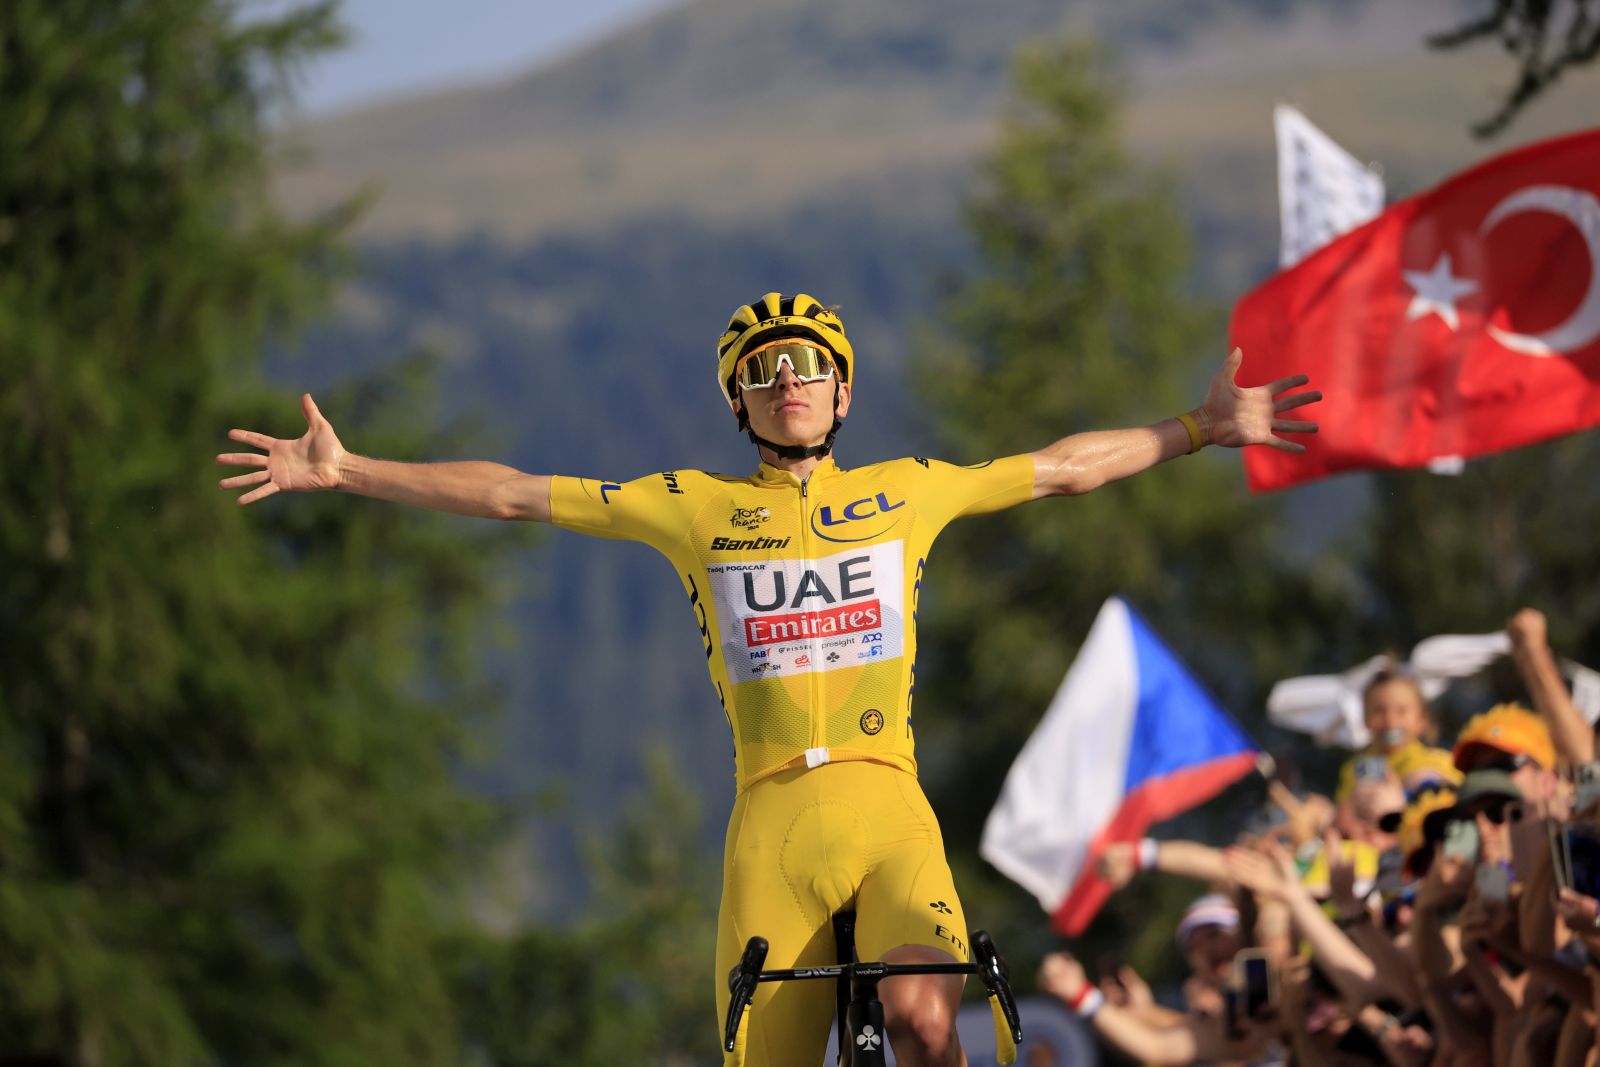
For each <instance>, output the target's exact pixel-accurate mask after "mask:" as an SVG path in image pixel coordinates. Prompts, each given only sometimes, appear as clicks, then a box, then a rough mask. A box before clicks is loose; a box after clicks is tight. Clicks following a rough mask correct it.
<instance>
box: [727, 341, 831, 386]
mask: <svg viewBox="0 0 1600 1067" xmlns="http://www.w3.org/2000/svg"><path fill="white" fill-rule="evenodd" d="M785 363H787V364H789V369H790V370H791V371H793V372H794V376H795V377H796V378H798V379H800V380H801V381H802V382H820V381H824V380H825V379H828V378H831V377H833V358H832V357H831V356H830V355H829V354H828V352H827V351H826V350H825V349H821V348H817V347H816V346H815V345H808V344H801V343H798V342H796V343H795V344H786V345H773V346H772V347H771V348H763V349H762V350H761V351H759V352H752V353H751V354H750V355H748V356H746V357H744V359H743V360H742V361H740V363H739V369H738V371H737V374H738V378H739V384H740V385H741V386H743V387H744V388H746V389H766V388H767V387H769V386H770V385H772V383H774V382H776V381H777V380H778V372H779V371H780V370H781V369H782V368H783V365H784V364H785Z"/></svg>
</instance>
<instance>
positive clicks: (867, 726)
mask: <svg viewBox="0 0 1600 1067" xmlns="http://www.w3.org/2000/svg"><path fill="white" fill-rule="evenodd" d="M881 729H883V712H881V711H879V710H878V709H877V708H868V709H867V710H866V711H863V712H862V713H861V732H862V733H864V734H875V733H877V732H878V731H879V730H881Z"/></svg>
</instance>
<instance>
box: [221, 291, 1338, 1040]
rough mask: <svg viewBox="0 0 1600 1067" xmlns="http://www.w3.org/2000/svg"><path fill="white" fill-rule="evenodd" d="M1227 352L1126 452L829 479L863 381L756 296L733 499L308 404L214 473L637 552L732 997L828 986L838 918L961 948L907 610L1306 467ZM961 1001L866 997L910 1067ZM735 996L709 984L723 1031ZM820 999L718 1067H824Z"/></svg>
mask: <svg viewBox="0 0 1600 1067" xmlns="http://www.w3.org/2000/svg"><path fill="white" fill-rule="evenodd" d="M1241 359H1242V356H1241V355H1240V353H1239V352H1238V351H1235V352H1234V353H1233V354H1232V355H1230V356H1229V358H1228V360H1227V362H1226V363H1225V364H1224V366H1223V368H1222V370H1221V371H1219V373H1218V374H1217V376H1216V377H1215V378H1214V379H1213V381H1212V382H1211V386H1210V390H1209V392H1208V393H1207V395H1206V399H1205V402H1204V403H1203V404H1201V406H1200V407H1198V408H1196V409H1194V410H1193V411H1192V412H1189V413H1188V414H1186V415H1181V416H1179V417H1177V418H1173V419H1166V420H1164V421H1162V422H1158V423H1155V424H1154V425H1151V426H1145V427H1142V428H1138V429H1124V430H1110V431H1100V432H1093V433H1082V434H1075V435H1072V436H1069V437H1066V438H1063V439H1062V440H1060V441H1057V442H1056V443H1055V444H1052V445H1050V446H1049V447H1047V448H1044V449H1042V450H1040V451H1038V452H1035V453H1032V454H1024V455H1017V456H1011V457H1008V458H1004V459H997V460H993V461H991V462H987V463H980V464H977V465H975V466H972V467H960V466H954V465H951V464H948V463H942V462H938V461H934V460H926V459H901V460H892V461H889V462H886V463H878V464H873V465H871V466H867V467H859V468H855V469H850V470H846V469H843V468H841V467H839V466H838V465H837V464H836V463H835V462H834V460H833V457H832V449H833V442H834V437H835V435H836V434H837V433H838V431H839V429H840V427H841V425H842V424H843V420H844V418H845V416H846V414H847V413H848V412H849V410H850V404H851V400H852V396H851V391H852V386H853V382H854V379H855V370H856V356H855V352H854V350H853V348H852V347H851V344H850V341H849V339H848V338H847V337H846V335H845V327H844V323H843V322H842V321H841V320H840V318H839V316H838V314H837V313H836V311H835V310H834V309H831V308H828V307H825V306H824V305H823V304H822V303H821V302H820V301H818V300H816V299H814V298H812V297H810V296H807V295H805V294H797V295H795V296H793V297H785V296H782V295H780V294H778V293H768V294H766V295H765V296H763V297H762V298H761V299H760V300H757V301H755V302H754V303H751V304H746V305H744V306H742V307H740V308H739V309H738V310H737V311H736V312H735V313H734V315H733V317H732V319H731V320H730V321H729V323H728V327H727V329H726V331H724V333H723V334H722V336H721V338H720V339H719V340H718V343H717V384H718V388H719V389H720V390H721V392H722V395H723V399H724V400H725V401H726V402H727V404H728V405H729V407H730V408H731V409H732V412H733V414H734V415H735V417H736V418H737V420H738V425H739V428H740V429H741V430H745V431H747V432H748V434H749V436H750V439H751V441H752V442H754V443H755V445H756V447H757V449H758V452H759V456H760V460H761V462H760V466H759V468H758V469H757V471H756V472H755V473H754V474H753V475H750V476H748V477H733V476H729V475H723V474H710V473H706V472H703V471H694V470H676V471H665V472H661V473H658V474H651V475H647V476H645V477H643V478H639V479H636V480H634V481H629V482H620V481H617V482H613V481H606V480H603V479H594V478H569V477H551V476H546V475H533V474H525V473H523V472H522V471H518V470H515V469H512V468H510V467H506V466H502V465H500V464H496V463H486V462H462V463H438V464H408V463H395V462H388V461H384V460H377V459H370V458H367V457H363V456H358V455H356V454H354V453H350V452H347V451H346V450H345V449H344V447H343V446H342V445H341V444H340V442H339V439H338V437H337V436H336V435H335V433H334V430H333V427H332V426H331V425H330V424H329V423H328V421H327V419H325V418H323V416H322V414H321V413H320V412H319V411H318V410H317V407H316V404H315V403H314V402H313V401H312V399H311V397H310V395H309V394H308V395H305V396H303V397H302V398H301V407H302V410H303V412H304V415H305V419H306V423H307V428H306V432H305V434H304V435H303V436H301V437H299V438H297V439H281V440H280V439H276V438H272V437H268V436H266V435H264V434H260V433H255V432H251V431H245V430H237V429H236V430H232V431H230V432H229V436H230V437H231V438H232V439H233V440H235V441H239V442H242V443H244V444H247V445H252V446H254V447H256V448H259V449H261V450H262V452H261V453H230V454H225V455H221V456H218V457H217V459H218V462H220V463H224V464H230V465H236V466H251V467H256V468H260V469H258V470H255V471H253V472H250V473H247V474H242V475H238V476H235V477H230V478H227V479H224V480H223V481H222V483H221V484H222V487H223V488H224V489H233V488H248V489H249V491H248V492H246V493H245V494H243V495H242V496H241V497H240V498H239V502H240V503H241V504H249V503H253V502H255V501H258V500H262V499H264V498H266V497H268V496H270V495H272V494H273V493H276V492H278V491H279V490H289V489H299V490H312V489H336V490H342V491H344V492H349V493H357V494H361V495H364V496H371V497H377V498H380V499H384V500H391V501H396V502H399V503H403V504H412V505H416V506H420V507H426V508H432V509H435V510H439V511H448V512H454V513H457V514H464V515H474V516H481V517H485V518H499V519H526V520H534V521H539V522H551V523H554V524H555V525H557V526H561V527H565V528H567V529H571V530H576V531H579V532H582V533H587V534H592V535H595V536H599V537H611V538H624V539H629V540H636V541H643V542H645V543H647V544H650V545H652V546H654V547H655V548H656V549H658V550H659V551H660V552H661V553H662V554H663V555H665V556H666V557H667V559H668V560H669V561H671V562H672V564H673V566H674V567H675V568H676V570H677V571H678V574H679V577H680V579H681V580H682V581H683V584H684V588H685V591H686V592H687V594H688V597H689V602H690V606H691V609H692V612H693V617H694V622H695V625H696V626H697V627H698V629H699V631H700V634H701V637H702V638H703V641H704V645H705V654H706V660H707V665H708V667H709V669H710V673H711V680H712V684H713V686H714V687H715V689H716V693H717V698H718V700H719V702H720V703H721V705H722V708H723V711H724V712H725V714H726V715H727V718H728V722H729V725H730V726H731V727H732V729H733V734H734V750H735V776H736V783H737V787H738V794H737V798H736V800H735V803H734V810H733V814H732V817H731V819H730V821H729V829H728V837H727V846H726V852H725V857H724V869H723V876H724V881H723V897H722V907H721V912H720V916H719V920H718V947H717V970H718V974H719V975H725V974H726V973H727V972H728V970H729V968H731V967H732V966H733V964H734V963H735V961H736V960H737V959H738V957H739V953H740V950H741V947H742V946H743V944H744V942H745V940H746V939H747V938H749V937H750V936H751V935H753V934H760V935H762V936H764V937H766V938H767V939H768V940H769V942H770V943H771V953H770V955H769V957H768V961H767V965H768V966H769V967H777V968H782V967H796V966H799V967H804V966H813V965H824V964H828V963H832V962H833V945H832V930H831V924H830V919H831V916H832V915H833V914H834V913H835V912H837V911H839V910H841V909H843V908H847V907H853V908H854V909H855V911H856V913H857V931H856V936H857V944H858V949H859V954H860V956H861V958H862V959H882V960H888V961H895V962H940V961H944V960H947V959H948V958H949V957H952V956H953V957H955V958H957V959H959V960H965V959H966V957H967V946H966V924H965V921H964V919H963V916H962V912H961V905H960V901H959V899H958V898H957V896H956V891H955V886H954V884H953V883H952V880H951V875H950V870H949V867H948V866H947V864H946V862H945V858H944V846H943V843H942V840H941V838H940V835H939V828H938V824H937V823H936V822H935V820H934V816H933V813H932V811H931V810H930V809H929V807H928V803H927V801H926V800H925V799H924V797H923V795H922V792H921V790H920V788H919V787H918V784H917V780H916V761H915V759H914V758H913V753H912V718H911V704H912V692H913V689H914V674H915V667H914V664H915V658H914V657H915V648H916V644H915V622H916V607H917V592H918V590H919V588H920V585H921V578H922V569H923V561H924V560H925V559H926V558H927V552H928V548H929V546H930V544H931V543H932V541H933V539H934V537H935V536H936V535H937V534H938V533H939V531H940V529H941V528H943V526H944V525H945V524H946V523H947V522H949V521H950V520H952V519H955V518H958V517H961V516H964V515H975V514H980V513H983V512H988V511H995V510H998V509H1001V508H1007V507H1011V506H1014V505H1016V504H1020V503H1022V502H1023V501H1026V500H1032V499H1038V498H1040V497H1046V496H1062V495H1073V494H1077V493H1084V492H1088V491H1089V490H1091V489H1094V488H1096V487H1098V486H1100V485H1103V484H1105V483H1106V482H1110V481H1114V480H1116V479H1119V478H1125V477H1127V476H1129V475H1132V474H1136V473H1138V472H1139V471H1142V470H1145V469H1146V468H1148V467H1151V466H1154V465H1155V464H1157V463H1160V462H1163V461H1165V460H1168V459H1171V458H1173V457H1176V456H1179V455H1183V454H1185V453H1189V452H1194V451H1196V450H1198V449H1199V448H1201V447H1202V446H1204V445H1205V444H1207V443H1212V442H1215V443H1217V444H1221V445H1226V446H1232V447H1238V446H1243V445H1268V446H1271V447H1274V448H1279V449H1284V450H1287V451H1292V452H1299V451H1303V450H1304V446H1303V445H1300V444H1296V443H1293V442H1290V441H1287V440H1284V439H1283V438H1281V437H1279V436H1277V434H1279V433H1310V432H1314V431H1315V429H1316V426H1315V424H1314V423H1310V422H1296V421H1288V420H1285V419H1282V418H1280V417H1279V416H1280V415H1281V413H1282V412H1284V411H1286V410H1288V409H1290V408H1295V407H1298V406H1300V405H1302V404H1307V403H1311V402H1313V401H1315V400H1318V399H1320V398H1321V397H1320V394H1319V393H1316V392H1300V393H1291V392H1289V390H1292V389H1295V388H1297V387H1299V386H1301V385H1304V384H1305V382H1306V379H1305V378H1304V377H1303V376H1301V377H1295V378H1288V379H1283V380H1280V381H1277V382H1274V383H1272V384H1271V385H1268V386H1262V387H1257V388H1251V389H1245V388H1240V387H1239V386H1237V385H1235V384H1234V376H1235V374H1236V373H1237V371H1238V368H1239V365H1240V362H1241ZM961 987H962V979H961V978H960V976H948V975H939V976H916V977H912V976H903V977H897V978H894V979H890V980H887V981H885V982H884V983H883V985H882V988H881V990H880V993H881V996H882V999H883V1002H884V1007H885V1012H886V1018H887V1020H888V1025H889V1035H890V1040H891V1042H892V1044H893V1045H894V1049H895V1054H896V1057H897V1058H898V1060H899V1062H901V1063H902V1064H906V1065H908V1067H909V1065H913V1064H922V1063H929V1064H939V1063H950V1064H954V1063H961V1062H964V1057H963V1055H962V1053H961V1049H960V1046H959V1043H958V1042H957V1040H956V1036H955V1014H956V1011H957V1008H958V1006H959V1000H960V995H961ZM727 996H728V994H727V990H726V988H725V987H723V985H722V984H721V983H720V981H719V983H718V1014H719V1017H720V1016H721V1014H722V1013H723V1012H724V1011H725V1009H726V1000H727ZM831 1011H832V992H831V990H830V989H829V988H828V987H827V986H826V984H825V983H813V982H795V983H780V984H776V985H773V984H767V985H763V986H761V988H760V991H759V993H758V995H757V997H756V1001H755V1004H754V1005H753V1010H752V1011H751V1012H750V1013H748V1014H747V1015H746V1016H745V1020H746V1022H745V1025H744V1028H743V1030H744V1032H743V1033H742V1034H741V1037H740V1041H739V1045H738V1048H737V1049H736V1051H735V1052H734V1054H733V1056H732V1058H731V1060H730V1062H734V1063H745V1064H768V1063H791V1062H793V1063H807V1064H815V1063H818V1062H820V1060H821V1058H822V1055H823V1049H824V1046H825V1043H826V1040H827V1032H828V1019H829V1017H830V1014H831Z"/></svg>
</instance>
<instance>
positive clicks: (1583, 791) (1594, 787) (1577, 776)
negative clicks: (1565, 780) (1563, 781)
mask: <svg viewBox="0 0 1600 1067" xmlns="http://www.w3.org/2000/svg"><path fill="white" fill-rule="evenodd" d="M1572 781H1573V785H1574V786H1575V787H1576V791H1577V797H1576V803H1577V810H1578V811H1587V810H1588V809H1589V808H1590V807H1591V806H1593V805H1594V804H1595V803H1596V802H1597V801H1600V760H1591V761H1589V762H1588V763H1580V764H1578V766H1577V767H1575V768H1573V771H1572Z"/></svg>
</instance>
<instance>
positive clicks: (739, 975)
mask: <svg viewBox="0 0 1600 1067" xmlns="http://www.w3.org/2000/svg"><path fill="white" fill-rule="evenodd" d="M972 956H973V959H972V962H971V963H844V964H838V965H836V966H831V967H804V968H799V969H789V970H779V971H763V970H762V969H761V968H762V965H763V964H765V963H766V962H767V939H766V938H764V937H752V938H751V939H750V940H749V941H747V942H745V946H744V956H743V957H742V958H740V960H739V962H738V963H736V964H734V966H733V969H732V970H731V971H729V972H728V992H729V993H730V994H732V996H731V997H730V999H729V1001H728V1018H727V1022H726V1024H725V1025H724V1027H723V1031H722V1047H723V1049H724V1051H727V1052H732V1051H733V1046H734V1042H735V1039H736V1038H737V1037H738V1033H739V1020H740V1019H741V1018H742V1017H743V1016H744V1011H745V1008H746V1007H748V1006H749V1004H750V999H751V998H752V997H753V996H754V995H755V991H756V986H757V985H758V984H759V983H761V982H785V981H793V980H796V979H809V978H833V979H840V978H843V979H847V980H852V981H853V980H854V979H856V978H858V977H860V978H866V979H870V980H871V981H872V982H874V983H876V982H877V980H878V979H880V978H888V977H891V976H893V975H900V974H976V975H977V976H978V978H979V979H980V980H981V981H982V982H983V987H984V989H985V990H986V991H987V992H988V994H989V996H991V997H994V998H995V999H996V1000H997V1001H998V1002H999V1004H1000V1011H1001V1013H1002V1014H1003V1015H1004V1016H1005V1020H1006V1026H1007V1027H1009V1028H1010V1030H1011V1040H1013V1041H1016V1042H1021V1041H1022V1023H1021V1020H1020V1017H1019V1016H1018V1015H1017V1002H1016V998H1015V997H1013V996H1012V994H1011V983H1010V981H1009V979H1010V976H1011V972H1010V969H1009V968H1007V967H1006V961H1005V960H1003V959H1001V958H1000V953H999V952H997V951H996V950H995V947H994V941H993V939H992V938H990V937H989V935H988V933H987V932H986V931H983V930H974V931H973V933H972Z"/></svg>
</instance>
